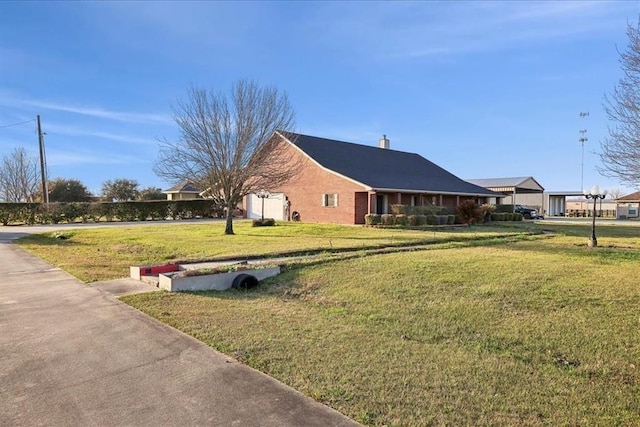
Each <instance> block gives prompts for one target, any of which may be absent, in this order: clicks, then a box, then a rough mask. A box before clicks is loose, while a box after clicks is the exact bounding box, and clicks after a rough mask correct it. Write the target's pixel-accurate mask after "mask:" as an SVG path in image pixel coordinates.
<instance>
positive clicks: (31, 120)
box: [0, 119, 35, 129]
mask: <svg viewBox="0 0 640 427" xmlns="http://www.w3.org/2000/svg"><path fill="white" fill-rule="evenodd" d="M29 122H35V119H30V120H26V121H24V122H20V123H12V124H10V125H3V126H0V129H4V128H10V127H11V126H18V125H23V124H25V123H29Z"/></svg>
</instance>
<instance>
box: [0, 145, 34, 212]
mask: <svg viewBox="0 0 640 427" xmlns="http://www.w3.org/2000/svg"><path fill="white" fill-rule="evenodd" d="M38 165H39V163H38V159H37V158H35V157H29V155H28V154H27V151H26V150H25V149H24V148H23V147H18V148H16V149H14V150H13V151H12V152H11V153H9V154H7V155H5V156H3V158H2V163H1V164H0V194H1V195H2V198H3V199H4V201H5V202H33V201H35V198H36V194H37V193H38V185H39V183H40V172H39V170H38Z"/></svg>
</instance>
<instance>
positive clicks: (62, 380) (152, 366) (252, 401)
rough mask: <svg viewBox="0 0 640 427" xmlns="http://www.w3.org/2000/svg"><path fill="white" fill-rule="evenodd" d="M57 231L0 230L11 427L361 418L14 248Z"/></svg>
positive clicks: (1, 325) (1, 331) (0, 419)
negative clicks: (22, 239) (19, 241)
mask: <svg viewBox="0 0 640 427" xmlns="http://www.w3.org/2000/svg"><path fill="white" fill-rule="evenodd" d="M181 223H182V222H181ZM53 228H55V229H58V228H60V226H55V227H53ZM48 229H51V227H29V228H26V227H25V228H15V227H0V275H1V276H2V280H0V425H1V426H36V425H47V426H75V425H78V426H80V425H81V426H116V425H117V426H120V425H129V426H145V425H149V426H151V425H153V426H189V425H207V426H323V427H324V426H351V425H358V424H357V423H355V422H354V421H352V420H350V419H349V418H346V417H344V416H343V415H341V414H339V413H337V412H336V411H333V410H332V409H330V408H328V407H326V406H324V405H321V404H319V403H317V402H315V401H313V400H312V399H309V398H307V397H305V396H303V395H301V394H300V393H298V392H296V391H295V390H293V389H291V388H289V387H287V386H285V385H283V384H281V383H279V382H278V381H275V380H274V379H272V378H270V377H268V376H266V375H263V374H261V373H259V372H257V371H254V370H252V369H250V368H248V367H247V366H245V365H242V364H239V363H237V362H236V361H234V360H232V359H230V358H228V357H227V356H225V355H223V354H221V353H218V352H216V351H214V350H213V349H211V348H210V347H208V346H206V345H204V344H202V343H200V342H199V341H197V340H195V339H193V338H191V337H189V336H187V335H185V334H183V333H181V332H179V331H177V330H175V329H173V328H170V327H168V326H166V325H164V324H162V323H160V322H158V321H156V320H154V319H152V318H150V317H148V316H146V315H144V314H142V313H140V312H138V311H137V310H134V309H133V308H131V307H129V306H127V305H125V304H123V303H120V302H119V301H117V300H116V299H115V297H113V296H111V295H110V294H107V293H105V292H101V291H100V290H98V289H95V288H92V287H90V286H87V285H85V284H83V283H81V282H80V281H78V280H77V279H75V278H74V277H72V276H70V275H68V274H67V273H65V272H63V271H61V270H60V269H57V268H55V267H53V266H52V265H50V264H47V263H46V262H44V261H42V260H40V259H39V258H37V257H35V256H32V255H30V254H28V253H26V252H24V251H23V250H21V249H20V248H19V247H17V246H16V245H14V244H12V243H11V239H14V238H16V237H19V236H20V235H22V234H24V233H30V232H34V231H47V230H48Z"/></svg>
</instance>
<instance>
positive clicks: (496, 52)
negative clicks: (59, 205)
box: [0, 1, 640, 192]
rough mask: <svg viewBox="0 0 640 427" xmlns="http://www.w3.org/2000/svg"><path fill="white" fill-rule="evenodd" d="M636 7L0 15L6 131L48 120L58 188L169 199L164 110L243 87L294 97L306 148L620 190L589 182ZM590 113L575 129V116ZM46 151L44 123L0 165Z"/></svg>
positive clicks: (337, 5)
mask: <svg viewBox="0 0 640 427" xmlns="http://www.w3.org/2000/svg"><path fill="white" fill-rule="evenodd" d="M639 13H640V2H637V1H629V2H623V1H614V2H597V1H587V2H570V1H563V2H552V1H548V2H532V1H526V2H524V1H523V2H516V1H503V2H482V1H469V2H464V1H460V2H236V3H232V2H229V3H225V2H193V3H189V2H175V3H173V2H158V3H154V2H13V1H3V2H0V127H1V126H5V125H8V124H12V123H17V122H21V121H26V120H30V119H34V118H35V116H36V115H38V114H40V115H41V118H42V125H43V130H44V131H45V132H46V134H47V135H46V136H45V144H46V153H47V160H48V167H49V177H50V178H55V177H63V178H75V179H79V180H81V181H82V182H83V183H84V184H85V185H87V187H88V188H89V189H90V190H92V191H94V192H99V190H100V187H101V184H102V182H104V181H105V180H108V179H111V180H112V179H116V178H129V179H136V180H137V181H138V182H139V183H140V185H141V186H142V187H146V186H158V187H161V188H163V189H165V188H168V187H169V186H170V184H171V183H167V182H164V181H162V180H161V179H160V178H158V177H157V176H155V175H154V173H153V171H152V165H153V163H154V161H155V159H156V156H157V151H158V143H157V139H158V138H168V139H172V138H175V137H176V135H177V128H176V126H175V124H174V123H173V121H172V119H171V113H170V105H171V103H175V102H176V101H177V100H178V99H181V98H183V97H184V96H185V94H186V91H187V88H188V87H189V86H190V85H192V84H194V85H196V86H200V87H204V88H209V89H213V90H216V91H218V90H222V91H226V90H228V88H229V87H230V85H231V84H232V83H233V82H234V81H237V80H238V79H242V78H248V79H255V80H257V81H258V82H259V83H260V84H264V85H274V86H277V87H278V88H279V89H281V90H284V91H286V92H287V93H288V95H289V96H290V99H291V101H292V104H293V106H294V108H295V110H296V113H297V124H296V130H297V131H298V132H301V133H305V134H311V135H315V136H321V137H326V138H334V139H339V140H344V141H350V142H357V143H363V144H370V145H377V141H378V139H379V138H380V137H381V136H382V134H386V135H387V136H388V138H389V139H390V140H391V148H393V149H397V150H402V151H410V152H416V153H419V154H421V155H422V156H424V157H426V158H427V159H429V160H431V161H433V162H435V163H437V164H439V165H440V166H442V167H444V168H445V169H447V170H449V171H451V172H453V173H454V174H456V175H458V176H460V177H461V178H468V179H471V178H493V177H511V176H529V175H531V176H534V177H535V178H536V179H537V180H538V181H539V182H540V183H541V184H542V186H543V187H545V188H546V189H547V190H550V191H561V190H578V189H579V188H580V182H581V178H580V177H581V166H580V163H581V146H580V143H579V142H578V139H579V138H580V134H579V130H580V129H587V137H588V139H589V140H588V142H587V143H586V144H585V149H584V159H585V160H584V186H585V187H591V186H592V185H594V184H599V185H600V186H601V187H605V188H615V187H619V188H624V186H623V185H621V184H619V183H618V182H617V181H615V180H611V179H607V178H604V177H602V176H600V175H599V174H598V172H597V170H596V165H597V164H598V163H599V157H598V156H597V153H598V152H599V151H600V141H601V140H602V139H603V138H604V137H605V136H606V134H607V124H608V123H607V119H606V117H605V115H604V112H603V108H602V100H603V96H604V95H605V94H606V93H608V92H610V91H611V90H612V88H613V86H614V84H615V83H616V81H617V80H618V79H619V78H620V76H621V71H620V67H619V63H618V53H617V51H616V48H619V49H623V48H624V47H625V46H626V44H627V38H626V25H627V22H632V23H633V22H636V21H637V19H638V15H639ZM587 111H588V112H589V116H588V117H586V118H580V117H579V113H580V112H587ZM18 146H24V147H25V148H26V149H27V150H29V151H30V152H31V153H33V155H34V156H36V155H37V153H38V150H37V149H38V147H37V135H36V133H35V125H34V123H33V122H29V123H26V124H23V125H18V126H12V127H4V128H0V155H3V154H6V153H7V152H9V151H11V150H13V149H14V148H15V147H18Z"/></svg>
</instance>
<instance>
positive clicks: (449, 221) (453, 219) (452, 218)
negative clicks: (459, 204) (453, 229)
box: [447, 214, 456, 225]
mask: <svg viewBox="0 0 640 427" xmlns="http://www.w3.org/2000/svg"><path fill="white" fill-rule="evenodd" d="M455 222H456V216H455V215H451V214H449V215H447V225H453V224H455Z"/></svg>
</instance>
